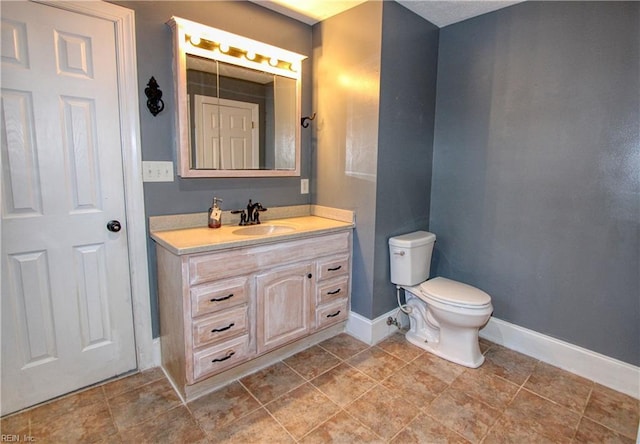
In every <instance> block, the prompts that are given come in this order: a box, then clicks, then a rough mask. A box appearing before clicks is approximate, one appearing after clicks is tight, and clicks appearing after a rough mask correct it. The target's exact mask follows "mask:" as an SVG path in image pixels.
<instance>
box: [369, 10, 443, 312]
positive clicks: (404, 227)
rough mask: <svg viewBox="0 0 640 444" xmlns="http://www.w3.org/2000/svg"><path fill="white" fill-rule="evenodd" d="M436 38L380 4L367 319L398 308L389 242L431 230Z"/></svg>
mask: <svg viewBox="0 0 640 444" xmlns="http://www.w3.org/2000/svg"><path fill="white" fill-rule="evenodd" d="M438 35H439V30H438V27H437V26H435V25H433V24H431V23H429V22H428V21H426V20H424V19H423V18H421V17H419V16H418V15H416V14H414V13H413V12H411V11H409V10H408V9H406V8H404V7H403V6H400V4H398V3H396V2H390V1H387V2H384V8H383V16H382V64H381V66H382V70H381V73H380V79H381V80H380V119H379V120H380V123H379V126H378V174H377V176H378V181H377V189H376V218H375V221H376V222H375V223H376V226H375V227H376V228H375V257H374V278H373V279H374V280H373V308H372V313H371V319H374V318H376V317H378V316H380V315H382V314H384V313H387V312H388V311H390V310H393V309H394V308H395V307H397V305H398V303H397V300H396V289H395V286H394V285H392V284H391V277H390V273H389V246H388V245H389V244H388V241H389V238H390V237H392V236H396V235H398V234H404V233H409V232H412V231H416V230H427V229H428V228H429V207H430V196H431V160H432V157H433V125H434V118H435V103H436V102H435V101H436V74H437V59H438Z"/></svg>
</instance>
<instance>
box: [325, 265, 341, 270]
mask: <svg viewBox="0 0 640 444" xmlns="http://www.w3.org/2000/svg"><path fill="white" fill-rule="evenodd" d="M341 268H342V265H338V266H337V267H333V268H327V270H328V271H338V270H339V269H341Z"/></svg>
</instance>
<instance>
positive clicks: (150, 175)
mask: <svg viewBox="0 0 640 444" xmlns="http://www.w3.org/2000/svg"><path fill="white" fill-rule="evenodd" d="M142 181H143V182H173V162H164V161H162V162H159V161H147V162H142Z"/></svg>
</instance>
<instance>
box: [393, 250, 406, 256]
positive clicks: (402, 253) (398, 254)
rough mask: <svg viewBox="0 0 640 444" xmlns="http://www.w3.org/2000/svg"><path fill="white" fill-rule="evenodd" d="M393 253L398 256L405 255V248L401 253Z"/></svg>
mask: <svg viewBox="0 0 640 444" xmlns="http://www.w3.org/2000/svg"><path fill="white" fill-rule="evenodd" d="M393 254H395V255H396V256H404V250H402V251H401V252H400V253H398V252H395V253H393Z"/></svg>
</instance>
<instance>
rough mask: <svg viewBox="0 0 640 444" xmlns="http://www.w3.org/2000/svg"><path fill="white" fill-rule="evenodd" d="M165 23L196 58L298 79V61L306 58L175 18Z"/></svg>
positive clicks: (186, 49) (299, 63) (299, 64)
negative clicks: (172, 28) (175, 29)
mask: <svg viewBox="0 0 640 444" xmlns="http://www.w3.org/2000/svg"><path fill="white" fill-rule="evenodd" d="M169 25H170V26H174V27H176V28H177V30H178V32H179V34H180V40H181V41H184V42H185V43H187V44H186V45H184V47H183V48H184V49H183V50H184V51H185V52H187V53H190V54H193V55H196V56H200V57H205V58H210V59H215V60H219V61H222V62H229V63H234V64H236V65H241V66H245V67H248V68H253V69H258V70H262V71H266V72H270V73H272V74H278V75H282V76H286V77H290V78H294V79H298V78H299V76H300V66H301V62H302V60H304V59H306V58H307V57H306V56H304V55H301V54H297V53H295V52H291V51H287V50H285V49H282V48H278V47H277V46H271V45H268V44H266V43H262V42H259V41H257V40H252V39H249V38H246V37H242V36H239V35H236V34H232V33H230V32H227V31H223V30H221V29H217V28H212V27H210V26H206V25H202V24H200V23H196V22H192V21H190V20H186V19H183V18H179V17H172V18H171V20H170V21H169ZM227 46H228V49H227ZM252 56H253V57H252Z"/></svg>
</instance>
